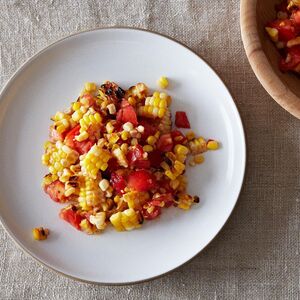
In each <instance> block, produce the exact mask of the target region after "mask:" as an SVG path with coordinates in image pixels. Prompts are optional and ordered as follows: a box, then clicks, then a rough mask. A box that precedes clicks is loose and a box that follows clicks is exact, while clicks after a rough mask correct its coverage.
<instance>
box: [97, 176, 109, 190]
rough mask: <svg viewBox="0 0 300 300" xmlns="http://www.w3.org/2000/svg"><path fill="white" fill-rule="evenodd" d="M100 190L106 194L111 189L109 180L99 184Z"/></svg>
mask: <svg viewBox="0 0 300 300" xmlns="http://www.w3.org/2000/svg"><path fill="white" fill-rule="evenodd" d="M99 187H100V189H101V190H102V191H103V192H104V191H106V190H107V189H108V188H109V181H108V180H107V179H102V180H101V181H100V182H99Z"/></svg>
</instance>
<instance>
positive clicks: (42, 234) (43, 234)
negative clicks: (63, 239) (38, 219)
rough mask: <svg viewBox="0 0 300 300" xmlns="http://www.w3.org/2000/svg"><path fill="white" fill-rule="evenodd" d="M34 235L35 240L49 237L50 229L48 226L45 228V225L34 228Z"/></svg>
mask: <svg viewBox="0 0 300 300" xmlns="http://www.w3.org/2000/svg"><path fill="white" fill-rule="evenodd" d="M32 235H33V238H34V239H35V240H37V241H42V240H45V239H47V237H48V235H49V230H48V229H47V228H45V229H44V228H43V227H38V228H33V229H32Z"/></svg>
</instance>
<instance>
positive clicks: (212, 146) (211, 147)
mask: <svg viewBox="0 0 300 300" xmlns="http://www.w3.org/2000/svg"><path fill="white" fill-rule="evenodd" d="M207 149H208V150H217V149H219V143H218V142H217V141H213V140H209V141H208V142H207Z"/></svg>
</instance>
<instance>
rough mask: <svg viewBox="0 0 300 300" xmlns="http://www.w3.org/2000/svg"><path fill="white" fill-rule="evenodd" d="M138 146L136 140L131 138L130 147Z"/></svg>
mask: <svg viewBox="0 0 300 300" xmlns="http://www.w3.org/2000/svg"><path fill="white" fill-rule="evenodd" d="M137 144H138V140H137V139H136V138H133V139H132V140H131V145H132V146H136V145H137Z"/></svg>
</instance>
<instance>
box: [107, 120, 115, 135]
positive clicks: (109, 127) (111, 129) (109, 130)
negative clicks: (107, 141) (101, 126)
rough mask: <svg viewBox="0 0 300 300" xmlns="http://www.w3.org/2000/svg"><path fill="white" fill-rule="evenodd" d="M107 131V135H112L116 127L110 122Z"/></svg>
mask: <svg viewBox="0 0 300 300" xmlns="http://www.w3.org/2000/svg"><path fill="white" fill-rule="evenodd" d="M106 131H107V133H112V132H113V131H114V126H113V125H112V123H111V122H108V123H107V124H106Z"/></svg>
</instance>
